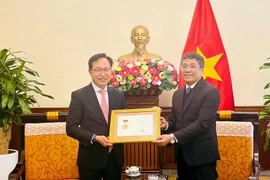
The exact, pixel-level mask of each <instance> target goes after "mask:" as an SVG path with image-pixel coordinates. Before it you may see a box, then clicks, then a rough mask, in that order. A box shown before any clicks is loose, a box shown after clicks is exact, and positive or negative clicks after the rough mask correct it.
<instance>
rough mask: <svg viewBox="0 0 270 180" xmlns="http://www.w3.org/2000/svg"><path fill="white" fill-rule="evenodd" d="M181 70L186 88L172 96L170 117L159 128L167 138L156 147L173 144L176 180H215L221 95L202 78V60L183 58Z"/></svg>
mask: <svg viewBox="0 0 270 180" xmlns="http://www.w3.org/2000/svg"><path fill="white" fill-rule="evenodd" d="M180 69H181V75H182V77H183V79H184V81H185V82H186V86H185V87H182V88H180V89H178V90H177V91H175V92H174V94H173V99H172V110H171V115H170V117H169V119H168V121H166V120H165V119H164V118H163V117H162V118H161V128H162V129H163V130H164V133H168V134H163V135H161V136H160V137H158V138H157V140H156V143H158V145H160V146H166V145H167V144H169V143H172V144H173V143H175V145H174V147H175V149H174V150H175V161H176V163H177V173H178V179H179V180H182V179H184V180H215V179H217V177H218V175H217V171H216V161H217V160H219V159H220V156H219V152H218V144H217V134H216V119H217V110H218V107H219V103H220V94H219V91H218V90H217V89H216V88H215V87H213V86H212V85H210V84H209V83H207V82H206V81H205V80H204V79H203V78H202V74H203V70H204V59H203V57H201V56H200V55H199V54H197V53H188V54H186V55H184V56H183V58H182V60H181V67H180ZM169 133H171V134H169Z"/></svg>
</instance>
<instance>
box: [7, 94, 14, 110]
mask: <svg viewBox="0 0 270 180" xmlns="http://www.w3.org/2000/svg"><path fill="white" fill-rule="evenodd" d="M14 101H15V96H13V95H11V96H9V98H8V109H11V108H12V106H13V105H14Z"/></svg>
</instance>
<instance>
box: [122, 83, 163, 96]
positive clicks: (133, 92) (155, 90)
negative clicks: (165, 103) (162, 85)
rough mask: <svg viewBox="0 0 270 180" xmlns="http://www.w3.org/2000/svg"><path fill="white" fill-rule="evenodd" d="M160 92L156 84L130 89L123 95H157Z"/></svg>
mask: <svg viewBox="0 0 270 180" xmlns="http://www.w3.org/2000/svg"><path fill="white" fill-rule="evenodd" d="M161 93H162V90H160V89H159V88H158V86H152V87H150V88H148V89H139V88H138V89H132V90H129V91H126V92H125V96H126V97H129V96H159V95H160V94H161Z"/></svg>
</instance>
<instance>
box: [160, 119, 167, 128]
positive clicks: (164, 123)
mask: <svg viewBox="0 0 270 180" xmlns="http://www.w3.org/2000/svg"><path fill="white" fill-rule="evenodd" d="M160 128H161V129H168V122H167V121H166V120H165V118H164V117H160Z"/></svg>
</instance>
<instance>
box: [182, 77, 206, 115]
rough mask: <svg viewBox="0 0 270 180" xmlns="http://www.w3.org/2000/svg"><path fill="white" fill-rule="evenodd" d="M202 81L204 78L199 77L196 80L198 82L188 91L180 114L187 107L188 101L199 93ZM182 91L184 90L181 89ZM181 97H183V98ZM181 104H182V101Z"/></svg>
mask: <svg viewBox="0 0 270 180" xmlns="http://www.w3.org/2000/svg"><path fill="white" fill-rule="evenodd" d="M204 82H205V81H204V79H203V78H201V79H200V81H198V83H197V84H196V85H195V87H194V88H193V89H192V90H191V91H190V93H189V95H188V97H186V98H187V99H186V101H185V104H184V105H183V111H182V115H183V114H184V112H185V111H186V109H187V107H188V105H189V103H191V101H192V99H193V98H194V97H195V96H196V95H197V94H199V93H200V89H201V87H202V86H203V84H204ZM183 93H184V91H183ZM182 95H183V96H184V94H182ZM183 99H184V98H183ZM182 104H183V102H182Z"/></svg>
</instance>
